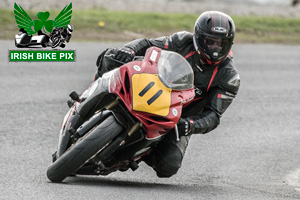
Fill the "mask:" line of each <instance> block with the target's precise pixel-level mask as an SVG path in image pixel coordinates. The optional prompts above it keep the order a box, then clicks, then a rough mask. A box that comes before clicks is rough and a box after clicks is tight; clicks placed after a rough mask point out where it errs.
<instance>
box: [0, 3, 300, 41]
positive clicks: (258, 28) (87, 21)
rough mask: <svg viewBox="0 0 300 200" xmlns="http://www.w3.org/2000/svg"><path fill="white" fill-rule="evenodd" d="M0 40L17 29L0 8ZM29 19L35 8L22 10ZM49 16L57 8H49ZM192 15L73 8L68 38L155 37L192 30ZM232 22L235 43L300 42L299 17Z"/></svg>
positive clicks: (10, 13) (8, 12)
mask: <svg viewBox="0 0 300 200" xmlns="http://www.w3.org/2000/svg"><path fill="white" fill-rule="evenodd" d="M0 12H1V15H0V28H1V30H2V31H1V32H2V34H1V35H0V39H13V38H14V35H15V34H16V33H17V32H18V27H17V24H16V22H15V18H14V13H13V10H8V9H0ZM26 12H27V13H28V14H29V16H30V17H31V18H32V20H35V19H37V17H36V14H37V13H38V11H31V10H29V11H26ZM49 12H50V13H51V15H50V17H49V19H54V18H55V16H57V15H58V13H59V11H55V10H50V11H49ZM197 17H198V15H196V14H175V13H150V12H147V13H139V12H125V11H108V10H105V9H102V8H99V9H90V10H73V15H72V20H71V23H72V24H73V25H74V27H75V30H74V34H73V37H72V40H81V41H128V40H132V39H134V38H139V37H147V38H152V37H159V36H164V35H170V34H172V33H174V32H177V31H182V30H186V31H189V32H192V31H193V26H194V22H195V21H196V19H197ZM232 18H233V20H234V21H235V24H236V30H237V33H236V38H235V42H236V43H237V42H247V43H249V42H250V43H283V44H300V34H299V33H300V18H281V17H258V16H232Z"/></svg>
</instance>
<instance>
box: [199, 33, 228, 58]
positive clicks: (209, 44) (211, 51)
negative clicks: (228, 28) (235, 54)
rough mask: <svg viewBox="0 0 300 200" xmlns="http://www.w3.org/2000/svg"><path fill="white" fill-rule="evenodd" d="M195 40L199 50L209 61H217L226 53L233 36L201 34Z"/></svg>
mask: <svg viewBox="0 0 300 200" xmlns="http://www.w3.org/2000/svg"><path fill="white" fill-rule="evenodd" d="M197 42H198V44H199V47H200V49H201V51H202V52H203V53H204V54H205V56H206V57H207V58H208V59H209V60H210V61H212V62H218V61H220V60H222V59H223V58H224V57H226V56H227V55H228V53H229V51H230V49H231V46H232V42H233V38H217V37H212V36H208V35H201V36H200V38H198V40H197Z"/></svg>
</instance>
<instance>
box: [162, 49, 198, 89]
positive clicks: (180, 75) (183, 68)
mask: <svg viewBox="0 0 300 200" xmlns="http://www.w3.org/2000/svg"><path fill="white" fill-rule="evenodd" d="M158 76H159V78H160V80H161V81H162V82H163V83H164V85H165V86H166V87H168V88H171V89H174V90H186V89H190V88H193V87H194V73H193V70H192V67H191V66H190V64H189V63H188V62H187V61H186V59H185V58H184V57H182V56H181V55H179V54H178V53H175V52H171V51H164V50H162V51H161V54H160V57H159V60H158Z"/></svg>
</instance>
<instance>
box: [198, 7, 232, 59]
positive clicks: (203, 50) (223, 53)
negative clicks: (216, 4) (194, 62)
mask: <svg viewBox="0 0 300 200" xmlns="http://www.w3.org/2000/svg"><path fill="white" fill-rule="evenodd" d="M234 35H235V25H234V22H233V20H232V19H231V17H230V16H228V15H226V14H225V13H222V12H218V11H207V12H204V13H202V14H201V15H200V16H199V18H198V19H197V21H196V23H195V27H194V36H193V42H194V47H195V50H196V52H197V53H198V55H199V56H200V58H203V57H204V60H205V61H206V62H207V63H208V64H209V65H217V64H219V63H220V62H221V61H222V60H223V59H224V58H226V57H227V55H228V54H229V52H230V50H231V46H232V42H233V39H234Z"/></svg>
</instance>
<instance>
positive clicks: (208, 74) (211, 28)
mask: <svg viewBox="0 0 300 200" xmlns="http://www.w3.org/2000/svg"><path fill="white" fill-rule="evenodd" d="M234 35H235V25H234V22H233V20H232V19H231V17H230V16H228V15H227V14H225V13H222V12H218V11H208V12H204V13H202V14H201V15H200V16H199V18H198V19H197V21H196V23H195V26H194V33H193V34H192V33H189V32H177V33H174V34H173V35H171V36H169V37H160V38H156V39H150V40H149V39H145V38H143V39H136V40H133V41H132V42H129V43H127V44H126V45H125V46H124V47H122V48H114V49H106V50H105V51H103V52H102V53H101V54H100V55H99V57H98V59H97V62H96V64H97V67H98V71H97V73H96V76H95V79H97V78H99V77H101V76H102V75H103V73H105V72H107V71H109V70H111V69H113V68H114V67H115V63H112V62H113V61H111V60H109V59H106V58H105V57H104V55H109V54H114V55H115V58H116V59H117V60H120V61H123V62H129V61H131V60H132V59H133V58H134V56H143V55H145V52H146V50H147V49H148V48H149V47H151V46H157V47H159V48H161V49H164V50H170V51H175V52H177V53H179V54H181V55H182V56H183V57H185V58H186V60H187V61H188V62H189V63H190V65H191V66H192V68H193V71H194V75H195V80H194V85H195V86H194V87H195V98H194V100H193V101H192V102H191V103H190V104H188V105H187V106H185V107H184V108H183V112H182V116H181V118H180V119H179V121H178V124H177V125H178V130H179V134H180V141H179V142H177V141H176V139H175V134H167V137H165V138H164V139H163V140H162V141H160V142H159V143H158V144H157V147H156V148H155V150H154V151H152V152H151V153H150V154H149V156H146V158H145V159H144V161H145V162H146V163H147V164H148V165H150V166H151V167H153V169H154V170H155V171H156V172H157V175H158V176H159V177H170V176H172V175H174V174H176V173H177V171H178V169H179V168H180V167H181V163H182V160H183V156H184V154H185V150H186V148H187V145H188V142H189V139H190V136H191V135H192V134H194V133H195V134H196V133H197V134H205V133H208V132H210V131H212V130H213V129H215V128H216V127H217V126H218V125H219V123H220V118H221V116H222V114H223V113H224V112H225V111H226V109H227V108H228V107H229V105H230V104H231V102H232V101H233V99H234V98H235V96H236V95H237V93H238V90H239V85H240V78H239V74H238V72H237V70H236V69H235V67H234V66H233V63H232V52H231V47H232V44H233V39H234Z"/></svg>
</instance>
